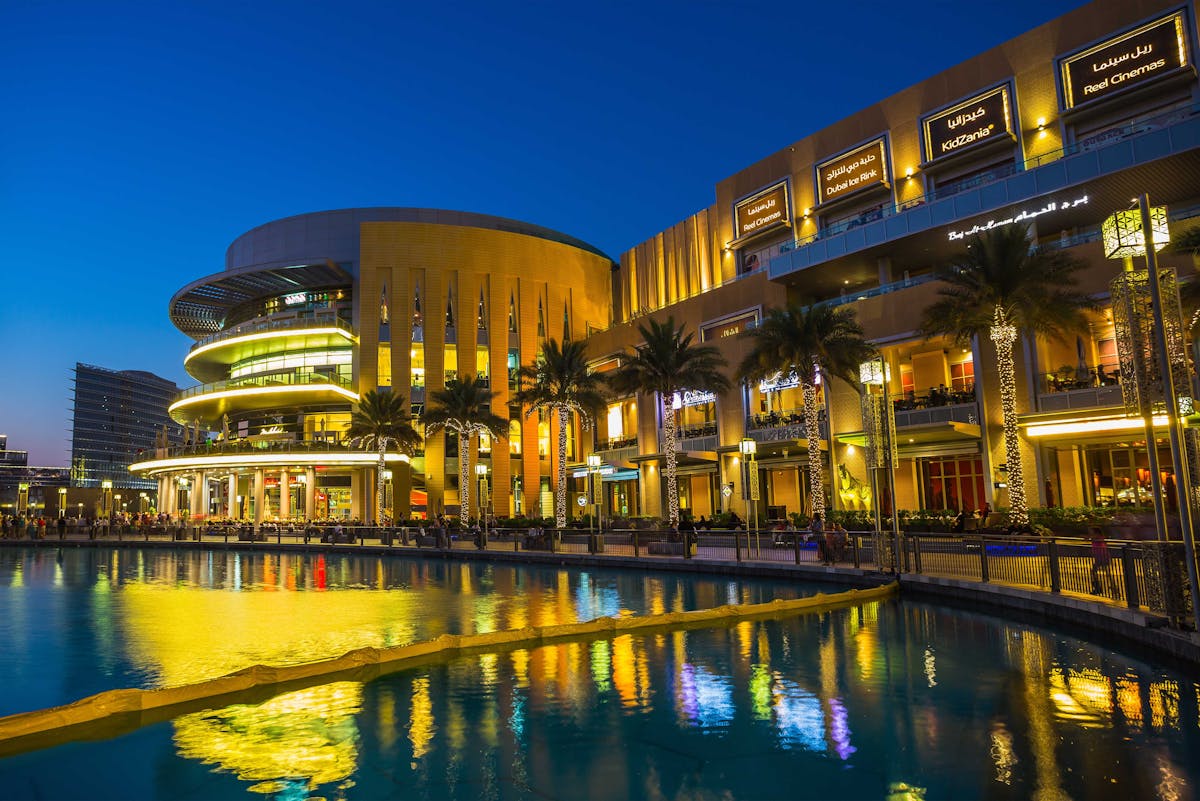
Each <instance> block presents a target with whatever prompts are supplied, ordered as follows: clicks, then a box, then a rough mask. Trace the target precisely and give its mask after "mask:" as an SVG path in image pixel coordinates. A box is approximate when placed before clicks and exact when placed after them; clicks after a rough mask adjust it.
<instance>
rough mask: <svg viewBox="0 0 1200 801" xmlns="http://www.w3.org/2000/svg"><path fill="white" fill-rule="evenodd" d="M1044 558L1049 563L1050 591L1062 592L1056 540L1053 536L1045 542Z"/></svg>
mask: <svg viewBox="0 0 1200 801" xmlns="http://www.w3.org/2000/svg"><path fill="white" fill-rule="evenodd" d="M1046 559H1047V560H1048V561H1049V563H1050V565H1049V567H1050V592H1062V575H1061V574H1060V573H1059V564H1058V542H1056V541H1055V539H1054V538H1053V537H1051V538H1050V542H1048V543H1046Z"/></svg>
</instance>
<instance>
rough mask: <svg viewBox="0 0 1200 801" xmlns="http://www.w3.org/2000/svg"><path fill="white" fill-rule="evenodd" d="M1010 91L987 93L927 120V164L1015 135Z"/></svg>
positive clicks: (1006, 89) (924, 123)
mask: <svg viewBox="0 0 1200 801" xmlns="http://www.w3.org/2000/svg"><path fill="white" fill-rule="evenodd" d="M1010 108H1011V106H1010V104H1009V99H1008V87H1007V86H1000V87H997V88H996V89H993V90H991V91H990V92H984V93H983V94H981V95H977V96H975V97H973V98H971V99H970V100H968V101H966V102H964V103H959V104H958V105H957V106H955V107H954V108H949V109H946V110H945V111H939V112H938V113H937V114H932V115H930V116H928V117H926V118H925V120H924V122H923V124H922V125H923V127H924V129H925V161H936V160H937V159H939V158H942V157H943V156H949V155H951V154H952V153H958V152H959V151H961V150H965V149H967V148H970V147H973V146H974V145H981V144H983V143H985V142H994V141H996V140H997V139H1000V138H1001V137H1002V136H1003V135H1004V134H1011V133H1012V114H1011V113H1010V111H1009V109H1010Z"/></svg>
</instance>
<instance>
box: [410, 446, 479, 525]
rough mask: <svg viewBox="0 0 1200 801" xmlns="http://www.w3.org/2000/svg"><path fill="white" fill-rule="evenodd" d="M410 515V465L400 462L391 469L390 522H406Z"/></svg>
mask: <svg viewBox="0 0 1200 801" xmlns="http://www.w3.org/2000/svg"><path fill="white" fill-rule="evenodd" d="M493 447H495V446H493ZM411 515H412V464H411V463H410V462H400V463H397V464H396V466H395V467H394V468H392V522H396V521H397V520H407V519H408V518H409V517H410V516H411Z"/></svg>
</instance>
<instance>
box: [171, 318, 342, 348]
mask: <svg viewBox="0 0 1200 801" xmlns="http://www.w3.org/2000/svg"><path fill="white" fill-rule="evenodd" d="M313 326H322V327H329V328H337V329H340V330H342V331H345V332H346V333H347V334H349V335H350V336H354V335H355V333H354V326H352V325H350V323H349V322H347V321H346V320H344V319H342V318H341V317H338V316H337V315H336V314H334V313H333V312H328V313H323V314H313V315H309V316H298V317H288V318H286V319H282V320H279V319H275V320H251V321H249V322H245V323H239V324H238V325H235V326H231V327H230V328H226V329H224V330H222V331H218V332H217V333H215V334H211V335H210V336H207V337H205V338H204V339H200V340H197V341H196V344H195V345H192V347H191V348H190V349H189V350H188V352H189V353H191V352H193V351H196V350H198V349H200V348H203V347H206V346H208V345H211V344H213V343H214V342H222V341H224V340H226V339H234V338H236V337H240V336H245V335H247V334H259V333H264V332H268V331H293V330H296V329H299V328H312V327H313Z"/></svg>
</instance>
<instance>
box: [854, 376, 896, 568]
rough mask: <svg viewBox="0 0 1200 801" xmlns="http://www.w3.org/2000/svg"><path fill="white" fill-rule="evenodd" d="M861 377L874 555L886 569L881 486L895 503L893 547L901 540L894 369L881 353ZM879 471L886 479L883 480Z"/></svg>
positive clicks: (889, 551)
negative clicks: (891, 382)
mask: <svg viewBox="0 0 1200 801" xmlns="http://www.w3.org/2000/svg"><path fill="white" fill-rule="evenodd" d="M858 378H859V381H860V382H861V383H862V385H863V390H864V392H863V394H862V419H863V433H864V434H865V435H866V445H867V454H866V462H867V469H868V472H869V473H870V475H871V493H872V496H873V502H874V508H875V532H876V533H875V546H876V547H875V557H876V566H877V567H878V568H879V569H881V570H882V569H885V568H887V567H890V566H891V564H892V557H891V555H892V553H893V551H892V549H891V548H890V547H885V543H884V537H883V503H882V502H881V500H880V497H879V496H880V494H881V483H882V488H883V489H884V490H886V491H887V496H888V499H889V502H890V503H891V505H892V507H893V508H892V514H891V521H892V522H891V526H890V528H891V530H892V532H891V533H892V537H891V542H892V546H893V547H894V546H895V544H896V543H898V542H899V539H900V537H899V533H900V532H899V520H898V519H897V516H896V510H895V504H896V500H895V499H896V487H895V480H896V479H895V472H894V471H895V469H896V465H897V463H898V461H899V458H898V454H897V453H896V416H895V412H894V410H893V408H892V402H891V399H890V398H889V397H888V381H889V380H890V379H891V371H890V370H889V369H888V365H887V362H886V361H885V360H884V358H883V356H882V355H881V356H880V357H879V358H877V359H872V360H871V361H867V362H863V363H862V364H860V365H859V368H858ZM880 473H882V474H883V481H882V482H880Z"/></svg>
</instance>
